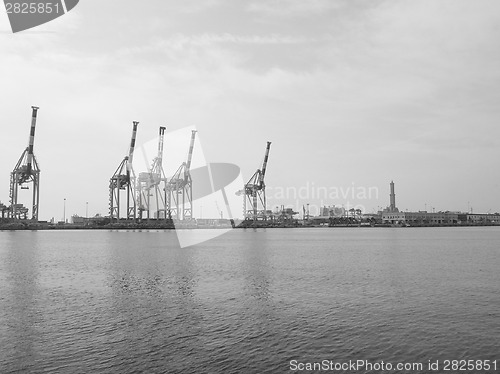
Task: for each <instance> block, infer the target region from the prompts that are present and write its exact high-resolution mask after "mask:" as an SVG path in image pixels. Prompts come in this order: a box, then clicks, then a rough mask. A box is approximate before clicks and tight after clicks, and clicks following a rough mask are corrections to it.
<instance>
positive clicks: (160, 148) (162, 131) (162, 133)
mask: <svg viewBox="0 0 500 374" xmlns="http://www.w3.org/2000/svg"><path fill="white" fill-rule="evenodd" d="M165 130H166V127H164V126H160V134H159V139H158V155H157V156H156V162H155V167H156V169H155V168H153V172H156V173H160V171H161V170H160V169H161V168H162V164H163V140H164V138H165Z"/></svg>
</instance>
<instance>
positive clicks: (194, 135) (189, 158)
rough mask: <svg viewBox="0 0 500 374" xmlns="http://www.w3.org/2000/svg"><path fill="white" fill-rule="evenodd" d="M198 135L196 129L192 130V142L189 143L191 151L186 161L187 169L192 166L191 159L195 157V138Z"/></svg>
mask: <svg viewBox="0 0 500 374" xmlns="http://www.w3.org/2000/svg"><path fill="white" fill-rule="evenodd" d="M195 137H196V130H191V143H190V144H189V153H188V158H187V162H186V170H187V171H189V170H190V168H191V159H192V158H193V148H194V138H195Z"/></svg>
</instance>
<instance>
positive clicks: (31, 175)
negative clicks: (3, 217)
mask: <svg viewBox="0 0 500 374" xmlns="http://www.w3.org/2000/svg"><path fill="white" fill-rule="evenodd" d="M31 109H32V115H31V128H30V136H29V141H28V147H26V149H25V150H24V151H23V153H22V154H21V157H20V158H19V160H18V161H17V164H16V166H15V167H14V169H13V171H12V172H11V174H10V194H9V196H10V207H9V217H10V218H14V219H27V214H28V208H25V207H24V206H23V205H22V204H19V203H18V197H19V188H20V189H29V187H27V186H23V185H24V184H28V183H33V196H32V209H31V219H32V220H36V221H37V220H38V210H39V202H40V169H39V167H38V163H37V161H36V157H35V154H34V152H33V148H34V144H35V128H36V120H37V113H38V109H39V107H36V106H32V107H31Z"/></svg>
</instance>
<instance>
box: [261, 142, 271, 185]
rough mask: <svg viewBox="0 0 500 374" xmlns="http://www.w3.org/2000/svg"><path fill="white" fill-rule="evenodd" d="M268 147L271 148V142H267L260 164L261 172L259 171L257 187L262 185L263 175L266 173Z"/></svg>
mask: <svg viewBox="0 0 500 374" xmlns="http://www.w3.org/2000/svg"><path fill="white" fill-rule="evenodd" d="M270 149H271V142H267V147H266V154H265V156H264V162H263V164H262V172H261V173H260V178H259V187H260V188H262V187H264V177H265V175H266V168H267V160H268V159H269V150H270Z"/></svg>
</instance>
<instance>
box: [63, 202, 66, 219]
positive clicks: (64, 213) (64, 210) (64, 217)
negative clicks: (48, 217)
mask: <svg viewBox="0 0 500 374" xmlns="http://www.w3.org/2000/svg"><path fill="white" fill-rule="evenodd" d="M63 223H64V224H66V198H64V206H63Z"/></svg>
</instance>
